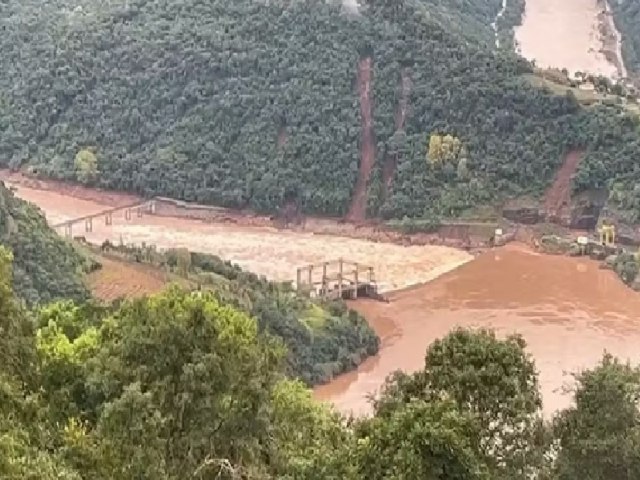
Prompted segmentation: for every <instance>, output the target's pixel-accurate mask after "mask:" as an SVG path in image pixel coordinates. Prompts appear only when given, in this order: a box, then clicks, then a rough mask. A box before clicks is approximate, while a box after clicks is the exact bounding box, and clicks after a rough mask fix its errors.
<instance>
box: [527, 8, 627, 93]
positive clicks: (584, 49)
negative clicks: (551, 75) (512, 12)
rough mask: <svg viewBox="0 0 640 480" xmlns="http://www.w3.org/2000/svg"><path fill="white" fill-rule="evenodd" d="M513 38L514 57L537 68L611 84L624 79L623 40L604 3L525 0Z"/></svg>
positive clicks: (609, 9)
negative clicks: (602, 79)
mask: <svg viewBox="0 0 640 480" xmlns="http://www.w3.org/2000/svg"><path fill="white" fill-rule="evenodd" d="M515 37H516V41H517V44H518V45H519V48H520V51H519V52H518V53H519V54H520V55H521V56H523V57H524V58H526V59H527V60H529V61H533V62H535V63H536V64H537V66H538V67H540V68H543V69H546V68H551V69H558V70H561V69H566V70H567V71H568V72H569V74H570V75H571V76H573V75H575V73H576V72H583V73H588V74H591V75H595V76H599V75H601V76H604V77H607V78H609V79H610V80H612V81H614V82H615V81H617V80H620V79H623V78H625V77H626V74H627V70H626V67H625V65H624V59H623V57H622V47H621V38H622V36H621V34H620V32H619V31H618V29H617V28H616V26H615V22H614V20H613V16H612V14H611V8H610V5H609V3H608V0H566V1H564V2H555V1H554V0H527V2H526V5H525V11H524V14H523V16H522V24H521V25H520V26H518V27H516V28H515ZM558 45H561V46H562V48H556V46H558ZM516 50H518V49H516Z"/></svg>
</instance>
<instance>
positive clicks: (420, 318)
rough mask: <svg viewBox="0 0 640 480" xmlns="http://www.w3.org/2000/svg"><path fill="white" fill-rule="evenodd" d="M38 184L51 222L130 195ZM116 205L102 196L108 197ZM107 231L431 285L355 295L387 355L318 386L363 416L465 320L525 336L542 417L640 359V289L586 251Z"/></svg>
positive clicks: (255, 260) (282, 272)
mask: <svg viewBox="0 0 640 480" xmlns="http://www.w3.org/2000/svg"><path fill="white" fill-rule="evenodd" d="M84 190H85V191H84V193H83V195H84V196H85V197H86V196H87V195H88V196H94V197H95V198H94V200H95V201H88V200H87V199H86V198H85V199H80V198H78V197H77V196H75V195H77V193H74V192H73V189H71V190H69V189H63V190H62V191H52V190H34V189H32V188H25V187H19V188H17V194H18V195H19V196H21V197H23V198H25V199H27V200H29V201H31V202H34V203H36V204H37V205H39V206H40V207H41V208H42V209H43V210H44V212H45V213H46V214H47V217H48V219H49V220H50V221H52V222H56V221H60V220H64V219H68V218H73V217H76V216H78V215H85V214H87V213H94V212H100V211H103V210H104V209H105V208H107V207H108V206H111V205H113V204H123V202H124V203H127V202H130V201H131V198H125V197H123V198H120V197H121V195H120V194H116V193H110V192H96V191H89V190H87V189H84ZM106 199H108V202H107V203H106V204H105V203H100V202H106ZM86 235H87V238H88V239H89V240H91V241H94V242H98V243H99V242H102V241H103V240H104V239H106V238H109V239H111V240H116V241H117V240H118V238H119V237H123V238H124V239H125V241H133V242H136V243H140V242H147V243H154V244H156V245H159V246H161V247H165V248H166V247H176V246H178V247H187V248H191V249H197V250H201V251H207V252H211V253H216V254H219V255H221V256H223V257H225V258H227V259H229V260H232V261H238V262H239V263H241V264H242V265H244V266H246V267H247V268H249V269H251V270H253V271H256V272H258V273H262V274H264V275H266V276H267V277H269V278H274V279H286V278H287V277H288V278H291V275H292V274H293V273H294V272H295V267H296V266H297V265H300V263H304V262H309V261H319V260H320V261H321V260H322V259H325V260H326V259H328V258H333V257H335V256H337V255H345V256H351V257H355V258H358V259H360V261H363V262H365V261H369V262H371V263H372V264H375V265H376V266H377V272H379V275H380V278H379V280H380V281H381V282H382V283H386V285H387V286H390V287H395V288H401V287H402V286H403V285H410V284H415V283H422V282H427V281H428V280H432V281H430V282H428V283H426V284H423V285H421V286H414V287H411V288H408V289H403V290H399V291H396V292H395V293H391V294H390V303H382V302H375V301H367V300H364V301H358V302H355V303H352V304H351V306H352V307H353V308H355V309H357V310H359V311H360V312H361V313H362V314H363V315H364V316H365V317H366V318H367V320H368V321H369V322H370V324H371V325H372V327H373V328H374V329H375V330H376V332H377V333H378V335H379V336H380V337H381V339H382V345H381V349H380V352H379V354H378V355H377V356H376V357H372V358H370V359H369V360H367V361H366V362H365V363H364V364H362V365H361V367H360V368H359V369H358V370H357V371H354V372H352V373H349V374H347V375H344V376H341V377H339V378H337V379H335V380H334V381H333V382H332V383H330V384H328V385H324V386H321V387H319V388H317V389H316V390H315V396H316V397H317V398H319V399H322V400H329V401H331V402H333V403H334V404H335V406H336V407H337V408H338V409H339V410H340V411H342V412H344V413H349V412H353V413H355V414H366V413H368V412H369V411H370V406H369V403H368V401H367V396H368V395H369V394H370V393H375V392H376V391H377V390H378V389H379V387H380V386H381V385H382V383H383V382H384V380H385V378H386V377H387V376H388V375H389V374H390V373H392V372H393V371H395V370H398V369H401V370H404V371H407V372H411V371H415V370H416V369H419V368H420V367H421V366H422V363H423V357H424V353H425V350H426V348H427V347H428V345H429V344H430V343H431V342H432V341H433V340H435V339H437V338H440V337H442V336H444V335H446V334H447V332H449V331H450V330H451V329H452V328H455V327H456V326H463V327H488V328H492V329H495V330H496V331H497V332H498V334H499V335H507V334H509V333H514V332H517V333H520V334H522V335H523V336H524V338H525V339H526V341H527V343H528V348H529V352H530V353H531V355H532V356H533V358H534V359H535V362H536V365H537V367H538V370H539V372H540V383H541V388H542V393H543V397H544V411H545V414H547V415H550V414H552V413H553V412H554V411H556V410H557V409H560V408H564V407H566V406H567V405H568V403H569V397H568V396H567V395H563V392H562V390H563V386H564V385H569V384H570V381H571V376H570V375H569V374H570V373H571V372H575V371H576V370H578V369H581V368H586V367H591V366H593V365H595V364H596V363H597V362H598V360H599V359H600V358H601V357H602V354H603V352H604V351H605V350H607V351H609V352H611V353H612V354H614V355H617V356H619V357H621V358H623V359H630V360H632V361H633V362H640V348H638V347H639V346H640V294H638V293H636V292H634V291H632V290H631V289H629V288H628V287H626V286H625V285H624V284H623V283H622V282H621V281H620V280H619V279H618V278H617V277H616V276H615V274H614V273H613V272H611V271H606V270H602V269H600V268H599V265H598V263H597V262H593V261H591V260H588V259H577V258H569V257H554V256H547V255H541V254H537V253H534V252H532V251H530V250H529V249H528V248H526V247H524V246H518V245H514V244H511V245H509V246H507V247H503V248H500V249H495V250H492V251H489V252H486V253H484V254H482V255H480V256H479V257H477V258H476V259H473V260H471V256H470V255H469V254H468V253H466V252H462V251H458V250H455V249H452V248H446V247H435V246H426V247H402V246H399V245H393V244H385V243H372V242H368V241H366V240H359V239H348V238H340V237H335V236H326V235H313V234H312V233H305V232H294V231H280V230H274V229H264V228H256V227H250V226H240V225H228V224H211V223H202V222H199V221H196V220H189V219H181V218H166V217H159V216H151V217H149V216H145V217H144V218H134V220H132V221H131V222H126V221H125V220H123V219H122V218H119V217H118V218H115V217H114V223H113V225H112V226H110V227H106V226H104V225H99V222H98V224H96V226H95V228H94V231H93V233H90V234H86Z"/></svg>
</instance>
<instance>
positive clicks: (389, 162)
mask: <svg viewBox="0 0 640 480" xmlns="http://www.w3.org/2000/svg"><path fill="white" fill-rule="evenodd" d="M410 93H411V72H410V70H409V68H408V67H405V68H403V69H402V71H401V72H400V97H399V99H398V106H397V107H396V112H395V117H394V120H395V127H396V132H399V131H401V130H403V129H404V123H405V120H406V118H407V109H408V107H409V94H410ZM397 166H398V154H394V155H390V154H387V156H386V158H385V161H384V166H383V168H382V182H383V184H384V196H385V198H386V197H387V196H388V195H389V191H390V189H391V184H392V183H393V176H394V175H395V172H396V167H397Z"/></svg>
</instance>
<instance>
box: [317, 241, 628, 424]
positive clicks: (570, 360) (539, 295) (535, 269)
mask: <svg viewBox="0 0 640 480" xmlns="http://www.w3.org/2000/svg"><path fill="white" fill-rule="evenodd" d="M352 307H353V308H355V309H357V310H359V311H360V312H361V313H362V314H364V315H365V316H366V318H367V319H368V320H369V322H370V323H371V325H372V326H373V327H374V328H375V329H376V331H377V333H378V335H379V336H380V337H381V339H382V345H381V349H380V353H379V354H378V355H377V356H376V357H373V358H370V359H369V360H368V361H366V362H365V363H364V364H363V365H361V367H360V368H359V369H358V370H357V371H355V372H352V373H349V374H346V375H343V376H341V377H339V378H337V379H336V380H335V381H333V382H332V383H330V384H328V385H324V386H321V387H318V388H316V390H315V395H316V397H317V398H319V399H323V400H330V401H331V402H333V403H334V404H335V405H336V407H337V408H338V409H339V410H341V411H342V412H344V413H349V412H352V413H355V414H366V413H369V412H370V405H369V403H368V401H367V396H368V395H369V394H371V393H375V392H376V391H377V390H378V389H379V387H380V386H381V385H382V383H383V382H384V380H385V378H386V377H387V376H388V375H389V374H390V373H392V372H393V371H395V370H398V369H401V370H404V371H407V372H412V371H415V370H417V369H419V368H421V367H422V365H423V362H424V353H425V350H426V348H427V347H428V345H429V344H430V343H431V342H432V341H433V340H435V339H437V338H440V337H442V336H444V335H446V334H447V332H449V331H450V330H451V329H452V328H455V327H456V326H462V327H472V328H476V327H488V328H492V329H494V330H496V332H498V334H499V335H501V336H504V335H507V334H510V333H520V334H522V335H523V337H524V338H525V339H526V341H527V344H528V350H529V352H530V353H531V355H532V356H533V358H534V360H535V362H536V365H537V368H538V370H539V375H540V384H541V390H542V394H543V401H544V413H545V415H546V416H549V415H551V414H552V413H553V412H555V411H556V410H558V409H561V408H565V407H566V406H568V405H569V404H570V396H569V395H567V394H565V393H564V389H566V387H568V386H570V385H571V379H572V377H571V373H572V372H576V371H578V370H580V369H584V368H588V367H592V366H593V365H595V364H596V363H597V362H598V361H599V359H600V358H602V355H603V353H604V351H609V352H611V353H612V354H614V355H617V356H619V357H621V358H623V359H630V360H631V361H633V362H640V348H638V347H639V346H640V294H638V293H636V292H634V291H632V290H631V289H629V288H628V287H626V286H625V285H624V284H623V283H622V282H620V280H619V279H618V278H617V277H616V276H615V274H614V273H613V272H611V271H607V270H602V269H600V267H599V264H598V263H597V262H594V261H591V260H588V259H576V258H569V257H555V256H548V255H541V254H537V253H534V252H531V251H530V250H528V249H527V248H525V247H523V246H518V245H510V246H507V247H504V248H501V249H496V250H494V251H491V252H487V253H485V254H483V255H481V256H480V257H478V258H477V259H475V260H474V261H472V262H470V263H467V264H465V265H463V266H461V267H459V268H458V269H456V270H454V271H451V272H449V273H447V274H445V275H443V276H441V277H440V278H438V279H436V280H434V281H433V282H431V283H428V284H426V285H423V286H419V287H414V288H412V289H408V290H405V291H401V292H397V293H395V294H392V295H391V302H390V303H388V304H384V303H379V302H375V301H358V302H355V303H353V304H352Z"/></svg>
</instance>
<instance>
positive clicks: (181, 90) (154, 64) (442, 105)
mask: <svg viewBox="0 0 640 480" xmlns="http://www.w3.org/2000/svg"><path fill="white" fill-rule="evenodd" d="M501 3H502V2H501V1H500V0H470V1H465V2H458V1H454V0H401V1H395V0H394V1H388V0H386V1H383V0H379V1H378V0H376V1H374V0H368V1H363V2H361V5H360V7H359V8H358V10H357V12H355V11H354V9H353V8H351V9H348V8H346V7H345V6H343V5H342V4H341V2H335V1H328V2H324V1H322V2H317V1H315V0H314V1H312V0H301V1H288V0H275V1H269V2H256V1H253V0H236V1H230V0H213V1H208V2H201V1H200V0H181V1H178V2H169V3H167V2H161V1H147V0H136V1H124V0H110V1H108V2H101V3H100V4H96V3H95V2H89V1H80V2H78V1H77V0H75V1H73V2H71V1H69V0H49V1H47V2H44V3H43V2H35V1H33V0H26V1H18V0H8V1H6V2H4V3H3V4H2V6H1V7H0V8H1V9H2V15H1V16H0V17H1V18H0V24H1V26H2V31H3V35H2V37H1V38H0V47H1V48H2V51H3V56H2V58H1V59H0V72H1V73H0V90H1V92H2V93H1V95H2V97H1V98H0V163H2V164H3V165H8V166H12V167H20V166H30V167H31V168H32V169H33V170H34V171H37V172H39V173H40V174H43V175H49V176H53V177H58V178H66V179H74V180H81V181H85V182H91V183H92V184H96V185H98V186H102V187H111V188H118V189H125V190H131V191H136V192H139V193H143V194H149V195H152V194H163V195H168V196H173V197H177V198H181V199H185V200H196V201H199V202H203V203H214V204H219V205H224V206H233V207H247V206H248V207H252V208H254V209H257V210H262V211H276V210H277V209H278V208H279V207H281V206H282V205H283V204H284V203H285V202H286V200H287V199H289V198H295V199H296V201H298V202H299V204H300V205H301V207H302V208H303V210H304V211H306V212H312V213H319V214H344V213H345V212H346V211H347V209H348V207H349V203H350V201H351V199H352V197H353V195H354V188H355V185H356V179H357V178H358V175H359V174H360V173H359V167H360V166H359V159H360V151H359V149H360V143H361V141H360V133H361V126H362V125H361V124H362V119H361V118H360V108H359V102H360V94H359V92H358V88H359V84H358V82H357V81H356V79H357V64H358V61H359V59H361V58H365V57H371V59H372V83H371V86H370V90H369V92H368V96H369V100H370V102H371V104H372V111H373V124H372V127H373V132H374V137H375V138H374V142H375V145H374V147H375V152H374V153H375V162H374V165H373V170H372V172H371V175H370V176H369V177H368V178H369V182H368V185H366V186H367V190H368V197H369V202H368V206H369V213H370V214H372V215H381V216H384V217H391V218H402V217H404V216H405V215H406V216H409V217H433V216H451V215H458V214H460V213H462V212H464V211H465V210H468V209H470V208H473V207H474V206H477V205H482V204H492V203H495V202H498V201H499V200H500V199H503V198H505V197H508V196H514V195H520V194H531V195H539V194H540V193H541V192H542V191H543V190H544V189H545V188H546V187H547V186H548V185H549V183H550V182H551V179H552V178H553V175H554V172H555V170H556V169H557V168H558V167H559V165H560V164H561V163H562V159H563V156H564V154H566V153H567V151H569V150H571V149H581V150H584V151H585V152H586V153H585V158H584V161H583V162H582V164H581V166H580V171H579V174H578V176H577V178H576V182H575V188H576V189H577V190H587V189H593V188H602V187H606V186H608V185H609V183H610V182H611V181H620V182H622V181H623V180H624V179H627V180H625V181H628V180H629V179H631V180H634V179H637V176H638V170H637V165H636V163H635V160H634V159H635V158H636V157H637V156H638V154H639V153H640V141H639V140H640V138H639V136H638V122H637V119H635V118H633V117H631V116H629V115H628V114H626V113H624V112H623V111H622V109H621V108H618V107H616V106H615V105H609V106H605V105H600V106H596V107H592V108H589V109H585V108H582V107H581V106H580V105H578V103H577V102H576V100H575V98H573V97H572V96H571V95H556V94H553V93H551V92H547V91H544V90H540V89H538V88H534V87H533V86H531V85H530V83H529V82H528V81H527V80H526V79H525V78H524V77H523V74H527V73H530V72H531V67H530V65H529V64H528V63H527V62H526V61H524V60H523V59H521V58H518V57H517V56H516V55H515V54H514V53H513V52H511V51H510V50H509V49H506V48H500V49H496V47H495V36H494V31H493V29H492V27H491V24H492V22H493V21H494V20H495V19H496V15H497V14H498V12H499V11H500V8H501ZM508 3H509V8H508V10H507V12H505V15H504V16H503V17H502V18H501V20H500V22H499V25H498V28H499V31H500V33H501V35H503V34H504V33H505V32H509V31H510V29H511V27H512V26H513V25H514V24H516V23H518V21H519V16H520V13H521V10H522V8H521V7H522V4H521V2H516V3H514V4H513V5H511V3H512V2H508ZM627 3H628V2H627ZM403 78H404V79H405V80H403ZM403 96H404V97H406V108H405V109H401V108H399V105H400V104H401V103H402V101H401V99H402V98H403ZM400 110H403V111H404V113H403V115H404V117H405V118H404V120H402V121H400V120H399V115H400V114H399V113H398V112H399V111H400ZM433 135H439V136H447V135H450V136H452V137H454V138H457V139H459V140H460V142H461V144H462V145H464V147H465V149H466V153H467V155H466V156H465V157H464V162H463V163H464V165H463V166H460V165H459V164H456V163H455V162H445V163H441V162H425V157H426V156H427V154H428V144H429V139H430V138H431V137H432V136H433ZM87 152H91V155H93V156H89V155H88V154H87ZM94 160H95V162H94ZM459 171H460V172H463V174H458V172H459ZM621 191H622V192H623V195H622V197H621V198H617V199H616V200H615V202H614V203H616V205H618V206H620V207H622V208H623V209H627V210H629V209H630V210H631V211H632V215H631V216H632V217H633V218H632V219H636V217H637V211H636V209H635V208H633V206H634V205H637V204H638V194H639V192H638V191H636V190H634V189H632V188H631V189H629V188H623V189H621Z"/></svg>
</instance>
